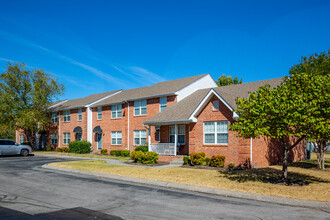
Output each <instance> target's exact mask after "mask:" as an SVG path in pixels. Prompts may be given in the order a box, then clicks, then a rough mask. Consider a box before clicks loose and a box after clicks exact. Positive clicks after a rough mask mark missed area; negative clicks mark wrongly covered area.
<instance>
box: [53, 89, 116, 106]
mask: <svg viewBox="0 0 330 220" xmlns="http://www.w3.org/2000/svg"><path fill="white" fill-rule="evenodd" d="M120 91H121V90H115V91H110V92H104V93H98V94H93V95H89V96H86V97H83V98H79V99H71V100H68V101H66V102H63V103H60V104H59V105H56V104H55V105H53V107H52V106H51V107H50V109H51V111H59V110H65V109H72V108H80V107H84V106H86V105H88V104H91V103H93V102H96V101H97V100H100V99H102V98H104V97H107V96H110V95H114V94H116V93H118V92H120Z"/></svg>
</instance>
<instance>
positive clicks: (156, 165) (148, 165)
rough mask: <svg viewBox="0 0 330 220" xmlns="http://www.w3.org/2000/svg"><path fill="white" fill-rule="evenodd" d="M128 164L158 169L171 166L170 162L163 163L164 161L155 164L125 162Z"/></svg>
mask: <svg viewBox="0 0 330 220" xmlns="http://www.w3.org/2000/svg"><path fill="white" fill-rule="evenodd" d="M125 163H126V164H129V165H138V166H146V167H158V166H163V165H169V164H170V163H169V162H163V161H158V162H157V163H155V164H142V163H134V162H129V161H128V162H125Z"/></svg>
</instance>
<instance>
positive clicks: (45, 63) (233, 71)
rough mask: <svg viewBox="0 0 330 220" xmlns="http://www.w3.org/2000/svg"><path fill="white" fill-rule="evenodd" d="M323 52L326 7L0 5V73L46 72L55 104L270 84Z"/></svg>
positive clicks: (328, 18)
mask: <svg viewBox="0 0 330 220" xmlns="http://www.w3.org/2000/svg"><path fill="white" fill-rule="evenodd" d="M328 49H330V1H328V0H326V1H316V0H313V1H303V0H300V1H220V0H218V1H207V0H203V1H192V0H190V1H179V0H176V1H169V0H167V1H143V0H139V1H125V0H122V1H110V0H109V1H100V0H93V1H92V0H90V1H82V0H79V1H74V0H67V1H60V0H57V1H50V0H48V1H34V0H29V1H25V0H22V1H15V0H13V1H7V0H0V72H3V71H4V70H5V68H6V64H7V62H8V61H18V62H24V63H26V64H27V65H28V66H29V67H31V68H42V69H44V70H45V71H46V72H49V73H52V74H54V75H55V76H56V77H57V78H58V79H59V81H60V82H62V83H63V84H64V85H65V87H66V90H65V95H64V96H62V97H59V98H60V99H64V98H65V99H71V98H79V97H82V96H86V95H89V94H93V93H99V92H105V91H111V90H115V89H129V88H136V87H140V86H147V85H151V84H154V83H157V82H160V81H163V80H171V79H177V78H182V77H188V76H193V75H198V74H204V73H210V74H211V76H212V77H213V78H214V79H215V80H216V79H217V78H218V77H219V76H220V75H221V74H223V73H225V74H229V75H232V76H238V77H241V78H243V82H251V81H256V80H263V79H270V78H276V77H281V76H285V75H287V74H288V70H289V69H290V67H291V66H292V65H294V64H296V63H298V62H299V60H300V58H301V56H308V55H311V54H313V53H319V52H322V51H326V50H328Z"/></svg>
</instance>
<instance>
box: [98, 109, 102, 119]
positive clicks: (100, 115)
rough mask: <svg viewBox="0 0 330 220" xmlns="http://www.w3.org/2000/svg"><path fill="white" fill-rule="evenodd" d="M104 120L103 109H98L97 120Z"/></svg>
mask: <svg viewBox="0 0 330 220" xmlns="http://www.w3.org/2000/svg"><path fill="white" fill-rule="evenodd" d="M101 119H102V107H97V120H101Z"/></svg>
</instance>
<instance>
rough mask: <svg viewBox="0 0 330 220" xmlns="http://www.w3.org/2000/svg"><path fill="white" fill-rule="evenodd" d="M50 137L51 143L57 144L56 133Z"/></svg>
mask: <svg viewBox="0 0 330 220" xmlns="http://www.w3.org/2000/svg"><path fill="white" fill-rule="evenodd" d="M51 139H52V144H57V134H52V135H51Z"/></svg>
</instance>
